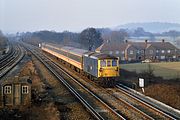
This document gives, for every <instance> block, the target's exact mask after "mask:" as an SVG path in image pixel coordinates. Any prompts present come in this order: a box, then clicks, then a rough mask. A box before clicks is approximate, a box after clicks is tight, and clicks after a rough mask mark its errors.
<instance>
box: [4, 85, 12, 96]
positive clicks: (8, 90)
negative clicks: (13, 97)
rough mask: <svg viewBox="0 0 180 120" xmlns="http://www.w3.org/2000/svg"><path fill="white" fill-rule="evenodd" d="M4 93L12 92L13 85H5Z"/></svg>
mask: <svg viewBox="0 0 180 120" xmlns="http://www.w3.org/2000/svg"><path fill="white" fill-rule="evenodd" d="M4 94H11V86H10V85H8V86H5V87H4Z"/></svg>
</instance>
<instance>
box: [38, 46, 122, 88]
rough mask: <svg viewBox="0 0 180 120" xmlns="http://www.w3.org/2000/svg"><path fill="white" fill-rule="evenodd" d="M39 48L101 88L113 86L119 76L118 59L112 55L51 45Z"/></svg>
mask: <svg viewBox="0 0 180 120" xmlns="http://www.w3.org/2000/svg"><path fill="white" fill-rule="evenodd" d="M40 47H41V49H42V50H43V51H45V52H47V53H49V54H51V55H53V56H55V57H56V58H58V59H59V60H60V61H61V62H63V63H65V64H68V65H69V67H70V68H72V69H73V70H75V71H77V72H79V73H81V74H83V75H86V76H87V77H88V78H89V79H91V80H93V81H96V82H98V84H101V85H102V86H106V87H109V86H113V85H114V84H115V81H116V79H117V78H118V77H119V76H120V74H119V59H118V58H117V57H114V56H112V55H109V54H103V53H97V52H92V51H88V50H85V49H79V48H75V47H70V46H63V45H57V44H52V43H42V44H41V45H40Z"/></svg>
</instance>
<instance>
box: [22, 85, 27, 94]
mask: <svg viewBox="0 0 180 120" xmlns="http://www.w3.org/2000/svg"><path fill="white" fill-rule="evenodd" d="M22 94H28V86H22Z"/></svg>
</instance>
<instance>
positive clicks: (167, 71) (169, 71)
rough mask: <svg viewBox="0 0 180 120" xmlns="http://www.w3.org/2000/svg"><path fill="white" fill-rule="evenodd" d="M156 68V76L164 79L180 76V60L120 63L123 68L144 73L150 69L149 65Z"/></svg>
mask: <svg viewBox="0 0 180 120" xmlns="http://www.w3.org/2000/svg"><path fill="white" fill-rule="evenodd" d="M149 64H150V65H151V68H152V69H153V70H154V72H153V73H154V75H155V76H160V77H163V78H164V79H176V78H180V62H160V63H132V64H120V67H121V68H122V69H125V70H127V71H135V72H137V73H142V72H143V71H148V65H149Z"/></svg>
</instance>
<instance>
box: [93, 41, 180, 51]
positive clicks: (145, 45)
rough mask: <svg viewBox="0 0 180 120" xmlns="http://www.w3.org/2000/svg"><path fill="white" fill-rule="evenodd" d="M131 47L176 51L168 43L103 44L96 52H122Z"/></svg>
mask: <svg viewBox="0 0 180 120" xmlns="http://www.w3.org/2000/svg"><path fill="white" fill-rule="evenodd" d="M130 46H133V47H134V48H136V49H147V48H148V47H150V46H153V47H154V48H155V49H178V48H176V47H175V46H174V45H173V44H171V43H170V42H127V43H114V42H112V43H111V42H110V43H103V44H102V45H101V46H100V47H98V48H97V49H96V51H115V50H120V51H123V50H125V49H127V48H128V47H130Z"/></svg>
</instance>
